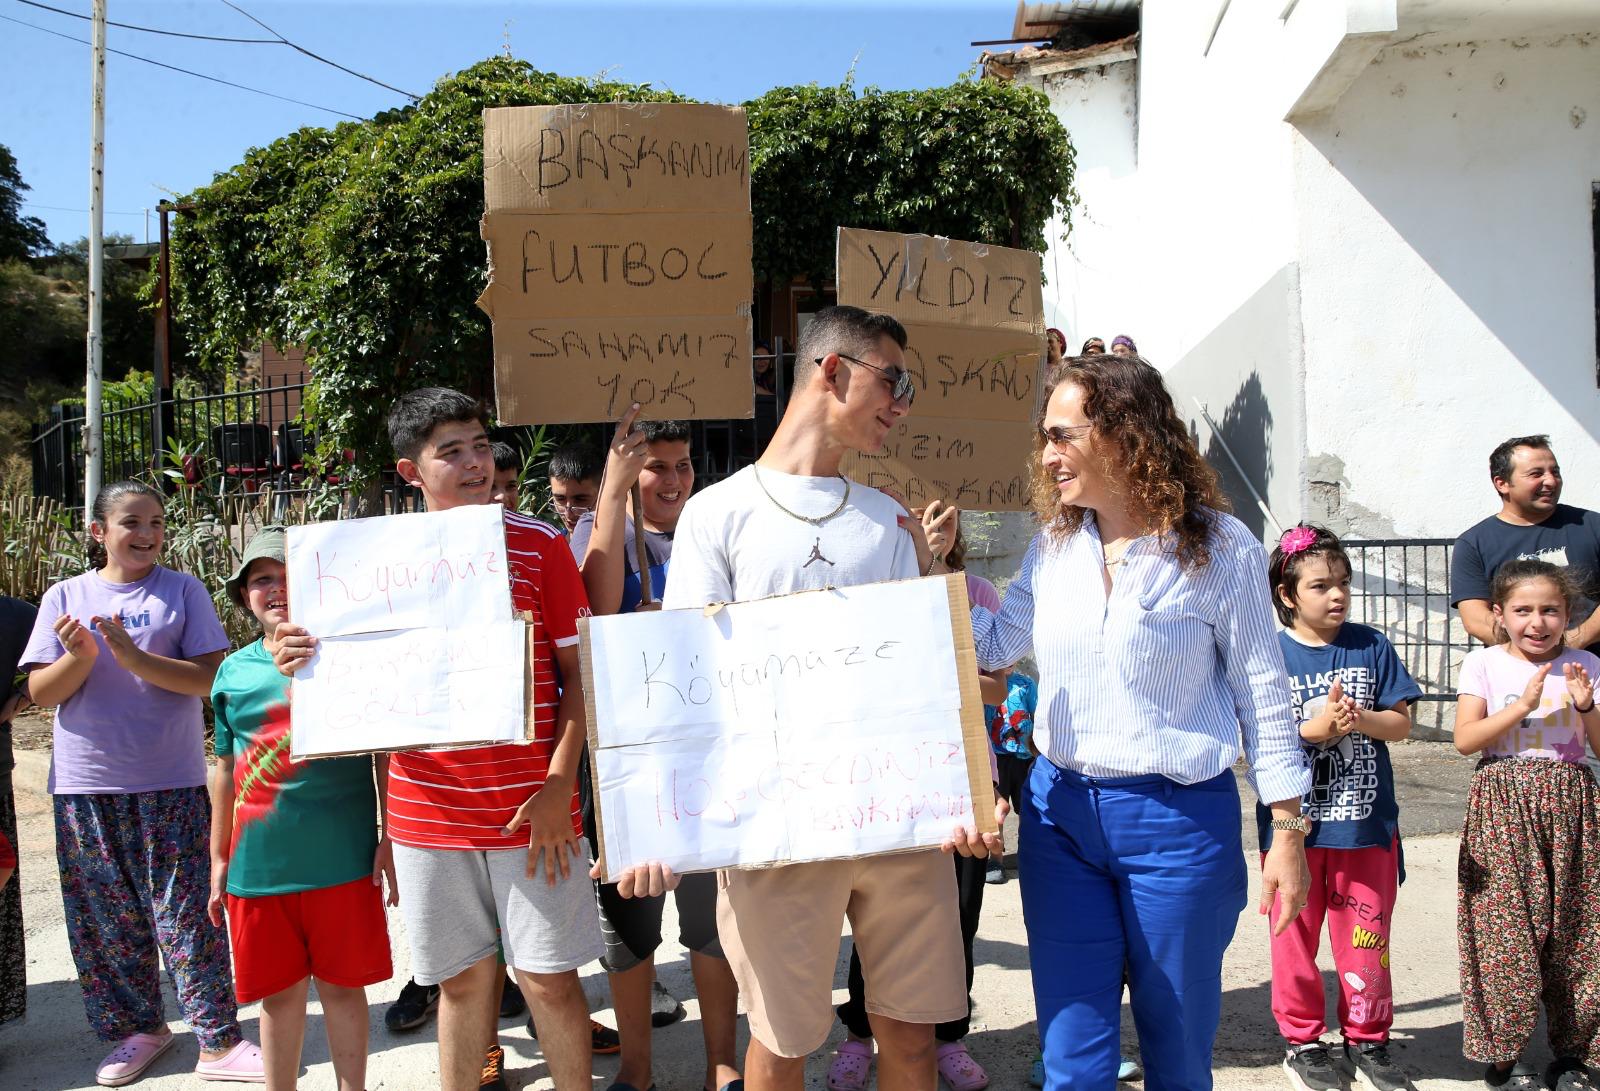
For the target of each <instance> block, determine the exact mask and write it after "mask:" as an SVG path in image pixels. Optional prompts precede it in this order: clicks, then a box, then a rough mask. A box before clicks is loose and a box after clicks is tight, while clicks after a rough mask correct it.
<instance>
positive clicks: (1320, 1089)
mask: <svg viewBox="0 0 1600 1091" xmlns="http://www.w3.org/2000/svg"><path fill="white" fill-rule="evenodd" d="M1283 1070H1284V1072H1286V1073H1288V1076H1289V1086H1290V1087H1293V1088H1294V1089H1295V1091H1344V1081H1343V1080H1341V1079H1340V1078H1339V1073H1338V1070H1337V1069H1335V1068H1334V1067H1333V1058H1332V1057H1331V1056H1330V1055H1329V1054H1328V1047H1327V1046H1325V1045H1323V1044H1322V1043H1321V1042H1307V1043H1306V1044H1305V1045H1303V1046H1290V1047H1289V1049H1288V1051H1287V1052H1286V1053H1285V1054H1284V1057H1283Z"/></svg>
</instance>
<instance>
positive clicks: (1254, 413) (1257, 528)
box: [1205, 371, 1272, 538]
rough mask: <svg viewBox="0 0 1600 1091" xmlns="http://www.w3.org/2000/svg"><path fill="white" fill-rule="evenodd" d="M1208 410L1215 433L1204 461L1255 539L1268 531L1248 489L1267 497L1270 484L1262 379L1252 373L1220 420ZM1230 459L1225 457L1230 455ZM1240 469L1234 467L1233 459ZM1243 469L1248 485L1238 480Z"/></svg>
mask: <svg viewBox="0 0 1600 1091" xmlns="http://www.w3.org/2000/svg"><path fill="white" fill-rule="evenodd" d="M1208 408H1210V409H1211V413H1212V420H1214V421H1216V424H1217V430H1216V431H1215V432H1213V433H1212V435H1211V439H1210V441H1209V442H1208V443H1207V444H1206V449H1205V455H1206V461H1207V462H1209V463H1211V466H1212V468H1213V469H1215V470H1216V471H1217V474H1218V476H1219V477H1221V478H1222V489H1223V491H1224V492H1226V493H1227V494H1228V499H1229V500H1231V501H1232V502H1233V514H1234V515H1236V516H1238V518H1239V521H1240V522H1241V523H1243V524H1244V525H1245V526H1247V527H1249V528H1250V533H1252V534H1254V535H1255V536H1256V537H1257V538H1260V537H1262V536H1263V535H1265V534H1266V531H1267V517H1266V516H1265V515H1263V514H1262V512H1261V506H1260V505H1259V504H1257V503H1256V501H1255V497H1254V496H1253V495H1252V494H1251V492H1250V489H1251V487H1254V488H1255V489H1256V491H1257V492H1260V493H1261V494H1262V495H1266V492H1267V489H1268V487H1269V486H1270V485H1271V484H1272V408H1271V407H1270V406H1269V405H1268V404H1267V395H1266V391H1264V390H1263V389H1262V388H1261V376H1260V375H1259V374H1258V373H1256V372H1254V371H1252V372H1251V373H1250V374H1249V376H1248V377H1247V378H1246V379H1245V381H1244V382H1243V383H1242V384H1241V385H1240V387H1239V389H1238V390H1237V391H1236V392H1235V393H1234V395H1233V400H1232V401H1230V402H1229V403H1228V405H1227V407H1226V408H1225V409H1223V411H1222V415H1221V417H1218V416H1217V415H1216V412H1215V409H1214V408H1213V407H1208ZM1230 452H1231V453H1232V454H1233V458H1232V459H1230V458H1229V457H1228V454H1229V453H1230ZM1235 459H1236V460H1238V463H1239V467H1238V468H1237V469H1236V468H1235V467H1234V464H1233V463H1234V460H1235ZM1239 469H1243V470H1244V473H1245V476H1246V477H1247V478H1248V479H1249V484H1248V485H1247V484H1246V483H1245V481H1243V480H1241V479H1240V477H1239Z"/></svg>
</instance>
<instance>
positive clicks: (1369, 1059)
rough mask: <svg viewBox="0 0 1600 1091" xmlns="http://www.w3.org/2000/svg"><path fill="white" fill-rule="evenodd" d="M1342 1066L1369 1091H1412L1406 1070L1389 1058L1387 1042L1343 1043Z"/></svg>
mask: <svg viewBox="0 0 1600 1091" xmlns="http://www.w3.org/2000/svg"><path fill="white" fill-rule="evenodd" d="M1344 1064H1345V1067H1346V1068H1348V1069H1349V1070H1350V1074H1351V1075H1353V1076H1354V1077H1355V1078H1356V1082H1357V1083H1359V1084H1361V1086H1363V1087H1365V1088H1368V1089H1369V1091H1412V1087H1411V1079H1410V1078H1409V1077H1408V1076H1407V1075H1406V1070H1405V1069H1403V1068H1401V1067H1400V1066H1399V1065H1398V1064H1396V1063H1395V1062H1394V1059H1393V1058H1391V1057H1390V1056H1389V1043H1388V1042H1345V1044H1344Z"/></svg>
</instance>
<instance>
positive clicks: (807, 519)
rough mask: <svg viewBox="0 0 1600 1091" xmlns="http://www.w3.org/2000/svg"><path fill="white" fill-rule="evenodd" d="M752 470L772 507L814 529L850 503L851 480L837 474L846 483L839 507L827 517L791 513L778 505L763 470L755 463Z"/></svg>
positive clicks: (751, 467)
mask: <svg viewBox="0 0 1600 1091" xmlns="http://www.w3.org/2000/svg"><path fill="white" fill-rule="evenodd" d="M750 469H751V471H752V472H753V473H754V474H755V475H756V484H757V485H760V486H761V491H762V492H763V493H764V494H765V495H766V498H767V499H768V500H771V501H772V506H773V507H775V508H777V509H778V510H779V511H781V512H783V514H785V515H787V516H789V518H791V519H798V520H800V521H801V522H802V523H810V524H811V525H812V526H814V527H820V526H821V525H822V524H823V523H826V522H827V521H828V520H829V519H832V518H833V517H834V516H835V515H838V514H839V513H840V512H841V511H843V510H844V506H845V505H846V504H848V503H850V479H849V478H848V477H846V476H845V475H844V474H836V475H834V476H836V477H838V479H839V480H840V481H843V482H844V495H843V496H842V497H840V498H839V506H838V507H836V508H834V509H833V510H832V511H830V512H829V513H828V514H826V515H817V516H812V515H801V514H800V513H799V512H797V511H790V510H789V509H788V508H786V507H784V506H783V505H782V504H780V503H778V498H777V497H775V496H773V495H772V493H770V492H768V491H767V483H766V482H765V481H762V480H761V468H760V467H759V466H756V465H755V464H754V463H752V464H751V466H750ZM824 559H825V558H824ZM830 563H831V562H830Z"/></svg>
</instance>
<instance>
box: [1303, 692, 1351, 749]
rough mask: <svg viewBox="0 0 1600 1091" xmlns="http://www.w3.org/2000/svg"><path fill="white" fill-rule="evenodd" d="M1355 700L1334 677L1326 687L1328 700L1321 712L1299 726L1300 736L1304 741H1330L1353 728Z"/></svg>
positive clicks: (1346, 733)
mask: <svg viewBox="0 0 1600 1091" xmlns="http://www.w3.org/2000/svg"><path fill="white" fill-rule="evenodd" d="M1356 714H1357V709H1356V702H1355V699H1354V698H1353V697H1347V696H1345V692H1344V683H1343V682H1342V681H1340V680H1339V679H1337V678H1336V679H1334V681H1333V685H1332V686H1330V687H1329V689H1328V702H1327V704H1326V705H1325V706H1324V707H1323V710H1322V712H1321V713H1319V714H1318V715H1316V716H1313V717H1312V718H1311V719H1309V720H1307V721H1306V722H1305V723H1304V724H1302V725H1301V726H1300V737H1301V738H1302V739H1304V740H1305V741H1306V742H1316V743H1322V742H1331V741H1333V740H1334V739H1338V738H1341V737H1343V736H1345V735H1348V734H1350V732H1351V731H1354V730H1355V726H1356Z"/></svg>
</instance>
